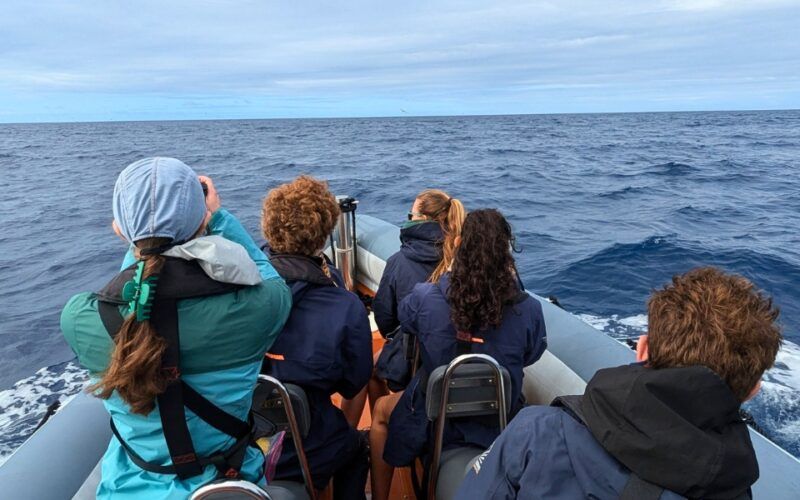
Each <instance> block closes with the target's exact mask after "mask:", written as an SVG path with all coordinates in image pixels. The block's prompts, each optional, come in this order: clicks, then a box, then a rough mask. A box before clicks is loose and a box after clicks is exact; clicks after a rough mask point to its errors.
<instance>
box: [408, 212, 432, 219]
mask: <svg viewBox="0 0 800 500" xmlns="http://www.w3.org/2000/svg"><path fill="white" fill-rule="evenodd" d="M414 217H428V216H427V215H425V214H423V213H419V212H408V220H414Z"/></svg>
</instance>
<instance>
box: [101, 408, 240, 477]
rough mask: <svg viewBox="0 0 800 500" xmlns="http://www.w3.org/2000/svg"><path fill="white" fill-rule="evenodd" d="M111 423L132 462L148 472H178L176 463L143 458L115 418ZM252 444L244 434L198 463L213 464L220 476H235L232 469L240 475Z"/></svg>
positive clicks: (203, 464)
mask: <svg viewBox="0 0 800 500" xmlns="http://www.w3.org/2000/svg"><path fill="white" fill-rule="evenodd" d="M110 425H111V432H112V433H113V434H114V436H115V437H116V438H117V441H119V444H120V446H122V449H123V450H125V453H127V454H128V456H129V457H130V459H131V462H133V463H134V464H136V466H137V467H139V468H140V469H142V470H146V471H148V472H155V473H156V474H177V471H176V469H175V466H174V465H158V464H155V463H153V462H148V461H147V460H145V459H143V458H142V457H141V456H140V455H139V454H138V453H136V451H134V450H133V448H131V447H130V446H129V445H128V443H127V442H125V440H124V439H123V438H122V436H121V435H120V433H119V430H118V429H117V426H116V425H114V419H113V418H112V419H111V420H110ZM249 444H250V435H249V434H248V435H247V436H243V437H241V438H239V439H238V440H237V441H236V443H235V444H234V445H233V446H231V447H230V448H228V449H227V450H226V451H225V452H220V453H214V454H213V455H211V456H208V457H201V458H199V459H198V461H197V462H198V463H199V464H200V466H201V467H202V468H205V467H207V466H209V465H213V466H215V467H216V468H217V471H218V473H219V476H221V477H222V476H225V477H235V476H234V475H233V474H232V473H231V469H233V470H235V471H236V472H237V475H238V471H239V469H241V467H242V463H243V462H244V456H245V453H246V451H247V446H248V445H249Z"/></svg>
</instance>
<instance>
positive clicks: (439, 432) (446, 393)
mask: <svg viewBox="0 0 800 500" xmlns="http://www.w3.org/2000/svg"><path fill="white" fill-rule="evenodd" d="M470 362H478V363H483V364H487V365H489V366H491V367H492V370H493V371H494V373H495V381H496V387H497V391H496V393H497V399H498V401H497V403H498V420H499V424H500V432H503V429H505V428H506V425H507V424H508V415H507V414H506V386H505V381H504V380H503V371H502V369H501V368H500V364H499V363H498V362H497V360H496V359H494V358H493V357H491V356H489V355H486V354H462V355H461V356H458V357H457V358H455V359H454V360H453V361H451V362H450V364H448V365H447V368H446V369H445V371H444V375H443V376H442V402H441V406H440V407H439V416H438V417H437V419H436V432H435V434H434V441H433V459H432V460H431V469H430V475H429V477H430V480H429V482H428V498H429V500H435V499H436V481H437V480H438V479H439V461H440V460H441V458H442V441H443V439H444V425H445V422H446V419H445V415H446V414H447V405H448V404H449V399H450V379H451V378H452V377H453V373H454V372H455V370H456V368H458V367H459V366H461V365H463V364H465V363H470Z"/></svg>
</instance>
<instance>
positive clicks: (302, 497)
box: [252, 375, 316, 500]
mask: <svg viewBox="0 0 800 500" xmlns="http://www.w3.org/2000/svg"><path fill="white" fill-rule="evenodd" d="M252 414H253V420H254V423H255V426H256V431H257V433H258V432H260V433H263V435H271V434H275V433H277V432H280V431H285V432H286V438H287V439H291V440H292V442H293V443H294V448H295V450H296V452H297V459H298V461H299V462H300V471H301V472H302V474H303V483H297V482H293V481H272V482H271V483H270V486H269V487H268V488H267V489H268V491H270V488H274V492H273V491H270V495H273V496H274V497H275V498H276V499H278V498H279V499H281V500H316V490H315V489H314V486H313V484H312V482H311V470H310V469H309V467H308V460H306V454H305V451H304V448H303V439H305V438H306V437H307V436H308V432H309V430H310V429H311V408H310V406H309V403H308V397H307V396H306V393H305V391H304V390H303V389H302V388H301V387H299V386H297V385H294V384H283V383H281V381H279V380H278V379H276V378H275V377H271V376H269V375H259V376H258V384H256V388H255V391H254V392H253V406H252ZM267 427H269V428H267Z"/></svg>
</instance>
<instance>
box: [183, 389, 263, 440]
mask: <svg viewBox="0 0 800 500" xmlns="http://www.w3.org/2000/svg"><path fill="white" fill-rule="evenodd" d="M181 389H182V391H183V404H185V405H186V407H187V408H189V409H190V410H192V412H193V413H194V414H195V415H197V416H198V417H200V418H201V419H203V421H204V422H206V423H208V424H210V425H211V426H212V427H214V428H215V429H217V430H218V431H220V432H224V433H225V434H227V435H229V436H232V437H242V436H244V435H246V434H248V433H249V432H250V429H251V428H252V426H251V425H250V423H249V422H245V421H243V420H239V419H238V418H236V417H234V416H233V415H231V414H230V413H228V412H226V411H223V410H221V409H220V408H219V407H218V406H217V405H215V404H214V403H212V402H211V401H209V400H208V399H206V398H205V397H204V396H203V395H202V394H200V393H199V392H197V391H195V390H194V389H193V388H192V386H190V385H189V384H187V383H186V382H184V381H183V380H181Z"/></svg>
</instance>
